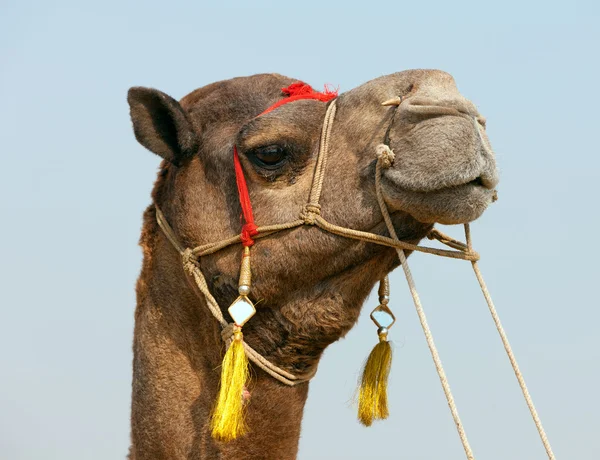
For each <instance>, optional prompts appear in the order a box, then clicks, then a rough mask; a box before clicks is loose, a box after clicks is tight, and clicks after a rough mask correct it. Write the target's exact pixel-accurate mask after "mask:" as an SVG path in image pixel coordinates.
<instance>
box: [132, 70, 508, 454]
mask: <svg viewBox="0 0 600 460" xmlns="http://www.w3.org/2000/svg"><path fill="white" fill-rule="evenodd" d="M292 82H294V80H292V79H289V78H286V77H283V76H280V75H256V76H252V77H246V78H236V79H233V80H228V81H223V82H218V83H213V84H211V85H208V86H206V87H204V88H201V89H198V90H196V91H194V92H192V93H191V94H189V95H187V96H186V97H184V98H183V99H182V100H181V101H180V103H177V102H176V101H174V100H173V99H171V98H169V97H168V96H166V95H164V94H163V93H160V92H158V91H156V90H149V89H144V88H132V90H130V93H129V103H130V106H131V116H132V120H133V125H134V130H135V133H136V137H137V138H138V140H139V141H140V142H141V143H142V144H143V145H144V146H146V147H148V148H149V149H151V150H152V151H154V152H155V153H157V154H159V155H161V156H162V157H163V158H165V160H164V161H163V163H162V166H161V170H160V173H159V178H158V180H157V181H156V184H155V186H154V191H153V195H152V199H153V202H155V203H157V204H158V205H159V206H160V207H161V209H162V210H163V212H164V213H165V215H166V217H167V219H168V221H169V222H170V224H171V225H172V227H173V228H174V230H175V232H176V234H177V235H179V238H180V240H181V241H182V242H183V243H184V244H185V245H186V246H189V247H194V246H197V245H200V244H203V243H208V242H212V241H217V240H221V239H223V238H224V237H226V236H230V235H233V234H236V233H237V232H239V230H240V218H239V216H240V206H239V203H238V199H237V190H236V187H235V176H234V172H233V164H232V148H233V145H234V142H235V144H236V145H237V146H238V149H239V151H240V157H241V161H242V163H243V167H244V170H245V175H246V179H247V181H248V187H249V191H250V195H251V197H252V203H253V207H254V213H255V217H256V220H257V223H258V224H259V225H264V224H272V223H279V222H286V221H290V220H293V219H295V218H297V216H298V214H299V212H300V210H301V208H302V206H303V205H304V204H305V202H306V200H307V197H308V191H309V187H310V183H311V181H312V175H313V170H314V164H315V159H316V153H317V151H318V141H319V136H320V129H321V125H322V122H323V118H324V114H325V110H326V104H324V103H321V102H317V101H299V102H295V103H292V104H287V105H284V106H282V107H280V108H278V109H277V110H275V111H273V112H271V113H269V114H267V115H264V116H262V117H258V118H255V117H256V115H257V114H259V113H261V112H262V111H263V110H264V109H266V108H267V107H268V106H270V105H271V104H273V103H274V102H275V101H277V100H278V99H280V98H281V97H282V95H281V88H282V87H284V86H287V85H289V84H290V83H292ZM409 93H410V95H411V98H410V99H408V100H407V101H406V102H405V103H403V105H402V106H400V108H399V109H398V111H397V113H396V114H393V112H394V109H390V108H386V107H382V106H381V105H380V103H381V102H382V101H384V100H386V99H389V98H391V97H393V96H397V95H407V94H409ZM409 101H412V102H410V103H409ZM337 103H338V114H337V116H336V120H335V123H334V126H333V133H332V141H331V149H330V158H329V162H328V166H327V171H326V179H325V184H324V189H323V196H322V201H321V204H322V207H323V211H322V214H323V215H324V216H325V217H326V218H327V219H328V220H330V221H331V222H334V223H336V224H338V225H343V226H348V227H352V228H356V229H361V230H369V231H373V232H376V233H381V234H385V230H384V229H385V226H384V225H383V223H382V216H381V214H380V211H379V209H378V206H377V203H376V199H375V191H374V152H375V146H376V145H377V144H379V143H381V142H382V140H383V139H384V137H385V136H386V130H387V129H388V127H389V128H390V129H389V140H390V145H391V147H392V148H393V149H395V150H396V155H397V160H396V163H395V164H394V167H393V168H391V169H390V170H388V171H386V173H385V176H384V182H383V185H384V194H385V196H386V200H387V201H388V204H389V206H390V210H391V211H393V219H394V224H395V227H396V228H397V231H398V234H399V237H400V238H402V239H404V240H406V241H411V242H417V241H419V240H420V239H421V238H422V237H423V236H424V235H425V234H426V233H427V232H428V231H429V229H430V228H431V226H432V223H433V222H436V221H441V222H455V221H457V222H458V221H468V220H472V219H474V218H476V217H478V216H479V215H480V214H481V212H483V210H484V209H485V207H486V206H487V204H488V203H489V202H490V200H491V188H493V187H494V186H495V184H496V182H497V179H496V172H495V165H494V161H493V158H487V157H486V156H485V155H486V154H485V152H482V149H481V146H480V145H479V144H478V138H477V136H476V133H474V130H473V125H472V121H470V118H468V116H478V114H477V111H476V109H475V108H474V106H473V105H472V104H471V103H470V102H468V101H467V100H466V99H464V98H463V97H462V96H461V95H460V94H459V93H458V91H457V90H456V87H455V86H454V82H453V80H452V77H450V76H449V75H448V74H445V73H443V72H439V71H407V72H402V73H398V74H394V75H390V76H387V77H382V78H379V79H377V80H373V81H371V82H369V83H367V84H365V85H363V86H361V87H359V88H356V89H354V90H352V91H350V92H348V93H345V94H343V95H341V96H340V97H339V98H338V102H337ZM423 107H425V109H423ZM424 111H425V112H426V113H423V112H424ZM271 144H277V145H282V146H285V149H286V152H287V160H286V162H285V164H284V165H283V166H282V167H281V168H279V169H277V170H274V171H273V170H266V169H264V168H261V167H259V166H257V165H256V164H253V163H252V162H251V160H250V159H251V156H252V152H253V149H255V148H257V147H261V146H266V145H271ZM476 178H480V180H479V183H480V184H481V183H483V184H484V185H485V186H482V185H477V186H476V185H468V186H467V185H464V184H466V183H467V182H470V181H472V180H473V179H476ZM452 197H455V200H452V199H449V198H452ZM414 216H416V217H418V218H419V220H420V221H419V220H417V219H416V218H415V217H414ZM141 246H142V248H143V252H144V263H143V267H142V273H141V276H140V278H139V280H138V284H137V297H138V305H137V309H136V314H135V335H134V363H133V396H132V420H131V426H132V431H131V437H132V446H131V451H130V458H131V459H135V460H145V459H167V458H168V459H213V458H221V459H230V458H231V459H233V458H243V459H294V458H295V457H296V452H297V448H298V439H299V435H300V424H301V419H302V411H303V407H304V403H305V401H306V397H307V393H308V384H304V385H300V386H298V387H294V388H290V387H287V386H285V385H282V384H280V383H279V382H277V381H275V380H274V379H273V378H271V377H269V376H267V375H266V374H264V373H263V372H262V371H260V370H256V369H254V370H253V375H254V378H253V382H252V384H251V387H250V389H249V390H250V393H251V396H250V403H249V406H248V422H249V425H250V427H251V429H252V433H251V434H250V435H248V436H245V437H242V438H241V439H239V440H236V441H234V442H231V443H228V444H223V443H219V442H216V441H214V440H213V439H212V438H211V437H210V433H209V426H208V425H209V419H210V412H211V409H212V406H213V402H214V400H215V395H216V393H217V386H218V379H219V364H220V362H221V359H222V356H223V352H224V345H223V342H222V340H221V338H220V333H219V332H220V331H219V326H218V324H217V322H216V321H215V320H214V318H213V317H212V316H211V314H210V313H209V311H208V309H207V308H206V305H205V302H204V299H203V298H202V297H201V296H198V295H197V293H196V292H194V288H193V286H192V285H191V284H190V283H189V280H188V279H187V278H186V276H185V275H184V272H183V270H182V265H181V260H180V258H179V256H178V254H177V253H176V251H175V250H174V249H173V248H172V247H171V245H170V244H169V243H168V241H167V240H166V239H165V238H164V236H163V235H162V233H161V232H160V230H159V229H158V226H157V224H156V220H155V217H154V209H153V206H150V207H149V208H148V209H147V210H146V212H145V214H144V226H143V231H142V237H141ZM239 259H240V247H237V246H236V247H231V248H228V249H225V250H223V251H220V252H218V253H216V254H213V255H210V256H206V257H203V258H202V259H201V260H200V264H201V268H202V271H203V273H204V274H205V276H206V278H207V281H208V284H209V287H210V289H211V292H212V293H213V295H214V296H215V298H216V299H217V301H218V302H219V304H220V305H221V306H222V308H223V310H224V314H225V316H226V317H227V318H228V314H227V312H226V307H227V306H228V305H229V304H230V303H231V302H232V301H233V300H234V299H235V297H236V290H237V275H238V271H239ZM396 265H397V261H396V257H395V255H394V251H393V250H390V249H389V248H384V247H380V246H375V245H370V244H366V243H362V242H356V241H351V240H347V239H344V238H340V237H336V236H333V235H330V234H327V233H325V232H323V231H321V230H319V229H317V228H312V227H311V228H309V227H300V228H297V229H294V230H290V231H287V232H283V233H279V234H276V235H274V236H271V237H268V238H265V239H261V240H260V241H259V242H258V243H257V244H256V246H255V247H254V249H253V267H252V268H253V282H254V284H253V290H252V297H253V299H254V300H255V301H256V302H258V313H257V315H256V316H255V317H254V318H253V319H252V320H251V321H250V322H249V323H248V324H247V325H246V326H245V327H244V334H245V340H247V342H248V343H249V344H250V345H251V346H253V347H254V348H255V349H256V350H258V351H259V352H260V353H262V354H263V355H264V356H266V357H267V358H268V359H270V360H271V361H272V362H274V363H276V364H277V365H279V366H280V367H283V368H285V369H288V370H289V371H291V372H297V373H298V372H300V373H301V372H305V371H306V370H308V369H310V368H311V367H312V366H314V365H316V364H317V363H318V361H319V358H320V356H321V354H322V352H323V350H324V349H325V348H326V347H327V346H328V345H329V344H331V343H332V342H334V341H336V340H338V339H339V338H340V337H342V336H344V335H345V334H346V333H347V332H348V331H349V330H350V328H351V327H352V326H353V325H354V324H355V322H356V320H357V318H358V315H359V313H360V308H361V306H362V304H363V301H364V300H365V298H366V296H367V295H368V293H369V292H370V290H371V289H372V287H373V286H374V284H375V283H376V282H377V280H378V279H380V278H382V277H383V276H385V275H386V274H387V273H389V271H391V270H392V269H393V268H394V267H395V266H396Z"/></svg>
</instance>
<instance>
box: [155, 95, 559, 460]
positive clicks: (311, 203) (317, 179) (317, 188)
mask: <svg viewBox="0 0 600 460" xmlns="http://www.w3.org/2000/svg"><path fill="white" fill-rule="evenodd" d="M335 114H336V101H335V100H333V101H332V102H331V103H330V104H329V106H328V108H327V112H326V114H325V119H324V122H323V127H322V132H321V140H320V147H319V152H318V154H317V155H318V156H317V162H316V165H315V172H314V177H313V182H312V186H311V190H310V195H309V200H308V203H307V204H306V205H305V206H304V207H303V209H302V211H301V212H300V215H299V218H298V219H297V220H294V221H291V222H287V223H282V224H275V225H266V226H260V227H256V226H255V225H254V220H253V217H251V219H252V221H251V222H249V221H248V220H246V225H248V224H250V226H249V227H250V228H246V229H245V230H246V231H244V232H242V234H241V235H236V236H232V237H230V238H226V239H224V240H221V241H217V242H213V243H208V244H204V245H201V246H198V247H195V248H184V247H183V246H182V245H181V244H180V242H179V240H178V239H177V236H176V235H175V233H174V231H173V229H172V228H171V227H170V225H169V224H168V222H167V220H166V219H165V216H164V215H163V213H162V212H161V210H160V209H159V208H158V206H155V208H156V220H157V222H158V225H159V226H160V228H161V229H162V231H163V233H164V234H165V236H166V237H167V239H168V240H169V242H170V243H171V244H172V245H173V247H174V248H175V249H176V250H177V251H178V252H179V254H180V255H181V258H182V263H183V268H184V271H185V272H186V273H187V274H188V275H189V276H190V277H191V278H192V279H193V281H194V283H195V285H196V286H197V288H198V289H199V290H200V292H201V293H202V295H203V296H204V297H205V299H206V303H207V306H208V309H209V311H210V312H211V314H212V315H213V317H214V318H215V319H216V320H217V321H218V322H219V323H220V324H221V327H222V332H221V335H222V338H223V340H224V341H225V342H226V343H227V344H229V343H230V342H231V341H232V340H233V338H234V332H235V325H234V324H233V323H228V322H227V320H226V319H225V318H224V316H223V313H222V311H221V308H220V307H219V305H218V303H217V301H216V300H215V298H214V297H213V295H212V294H211V292H210V290H209V288H208V285H207V283H206V279H205V277H204V275H203V274H202V271H201V270H200V266H199V261H198V259H199V258H200V257H203V256H206V255H209V254H213V253H215V252H217V251H220V250H221V249H224V248H226V247H229V246H231V245H234V244H239V243H240V242H241V243H243V244H244V246H248V245H251V244H254V240H256V239H260V238H264V237H268V236H270V235H273V234H275V233H278V232H281V231H285V230H289V229H293V228H296V227H300V226H302V225H313V226H316V227H318V228H320V229H322V230H324V231H326V232H329V233H332V234H335V235H338V236H342V237H346V238H350V239H354V240H359V241H364V242H367V243H374V244H379V245H382V246H387V247H391V248H394V249H395V250H396V252H397V254H398V258H399V260H400V263H401V265H402V269H403V270H404V274H405V277H406V280H407V282H408V286H409V289H410V293H411V295H412V298H413V302H414V305H415V308H416V311H417V315H418V317H419V321H420V323H421V327H422V328H423V332H424V334H425V339H426V341H427V345H428V347H429V350H430V352H431V356H432V358H433V362H434V365H435V369H436V371H437V374H438V377H439V379H440V382H441V385H442V389H443V391H444V395H445V397H446V400H447V402H448V406H449V408H450V412H451V414H452V418H453V420H454V423H455V425H456V429H457V431H458V435H459V438H460V441H461V443H462V446H463V449H464V451H465V454H466V458H467V459H468V460H474V459H475V457H474V455H473V451H472V449H471V446H470V445H469V441H468V439H467V435H466V433H465V430H464V427H463V425H462V422H461V420H460V417H459V414H458V409H457V407H456V404H455V401H454V397H453V396H452V392H451V390H450V385H449V383H448V379H447V377H446V373H445V372H444V368H443V366H442V362H441V359H440V357H439V354H438V351H437V348H436V346H435V343H434V340H433V336H432V333H431V330H430V329H429V325H428V323H427V317H426V315H425V311H424V309H423V306H422V305H421V301H420V299H419V295H418V293H417V290H416V286H415V282H414V280H413V277H412V274H411V272H410V268H409V266H408V263H407V260H406V255H405V252H404V251H407V250H408V251H417V252H423V253H426V254H435V255H438V256H442V257H449V258H453V259H460V260H468V261H470V262H471V264H472V266H473V270H474V272H475V275H476V277H477V280H478V282H479V285H480V287H481V290H482V292H483V295H484V298H485V300H486V302H487V304H488V307H489V310H490V313H491V315H492V318H493V320H494V323H495V325H496V328H497V329H498V333H499V334H500V338H501V340H502V343H503V345H504V348H505V350H506V353H507V355H508V358H509V361H510V363H511V365H512V367H513V370H514V372H515V375H516V377H517V380H518V382H519V385H520V387H521V390H522V392H523V395H524V397H525V401H526V403H527V406H528V407H529V410H530V412H531V415H532V417H533V420H534V423H535V425H536V428H537V430H538V433H539V435H540V438H541V440H542V443H543V445H544V448H545V449H546V453H547V455H548V458H549V460H555V457H554V454H553V453H552V448H551V447H550V443H549V441H548V437H547V435H546V433H545V431H544V428H543V426H542V423H541V421H540V418H539V416H538V414H537V411H536V409H535V406H534V404H533V401H532V399H531V396H530V394H529V391H528V390H527V386H526V384H525V380H524V378H523V376H522V374H521V371H520V370H519V366H518V364H517V361H516V359H515V356H514V353H513V351H512V348H511V346H510V344H509V342H508V338H507V336H506V333H505V332H504V329H503V327H502V324H501V322H500V318H499V317H498V313H497V311H496V309H495V307H494V304H493V302H492V299H491V296H490V294H489V292H488V290H487V287H486V285H485V282H484V280H483V277H482V275H481V272H480V271H479V267H478V265H477V261H478V260H479V254H478V253H477V252H475V251H474V250H473V248H472V242H471V234H470V229H469V224H465V225H464V228H465V237H466V244H465V243H462V242H460V241H458V240H455V239H453V238H451V237H449V236H447V235H444V234H443V233H441V232H440V231H438V230H435V229H433V230H431V231H430V232H429V234H428V235H427V237H428V238H429V239H436V240H438V241H439V242H440V243H442V244H444V245H446V246H448V247H450V248H452V249H450V250H448V249H437V248H431V247H426V246H419V245H415V244H411V243H407V242H405V241H402V240H400V239H398V236H397V234H396V231H395V229H394V226H393V224H392V221H391V218H390V215H389V211H388V209H387V205H386V203H385V199H384V197H383V193H382V190H381V174H382V169H385V168H389V167H390V166H391V165H392V164H393V162H394V153H393V151H392V150H391V149H390V148H389V146H387V145H385V144H381V145H379V146H377V149H376V153H377V163H376V168H375V191H376V195H377V202H378V204H379V207H380V209H381V213H382V215H383V219H384V221H385V224H386V226H387V229H388V232H389V234H390V237H385V236H381V235H377V234H374V233H369V232H363V231H360V230H354V229H351V228H346V227H340V226H337V225H335V224H332V223H330V222H328V221H327V220H326V219H325V218H324V217H323V216H321V206H320V204H319V201H320V197H321V192H322V189H323V181H324V177H325V168H326V165H327V157H328V153H329V141H330V137H331V131H332V128H333V121H334V118H335ZM474 124H475V128H476V130H477V133H478V136H479V139H480V141H481V144H482V146H483V147H484V148H485V149H486V150H488V151H489V147H488V145H487V144H486V142H485V141H484V140H483V136H482V134H481V132H480V128H479V125H478V123H477V121H476V120H474ZM235 161H236V168H238V167H239V169H240V171H241V165H239V158H237V149H236V150H235ZM238 184H239V182H238ZM244 186H245V183H244ZM240 195H241V193H240ZM244 214H246V212H244ZM250 216H251V208H250ZM245 217H246V216H245ZM243 345H244V351H245V353H246V356H247V357H248V359H249V360H250V361H252V362H253V363H254V364H255V365H257V366H258V367H259V368H261V369H262V370H264V371H265V372H266V373H267V374H269V375H270V376H271V377H273V378H274V379H276V380H278V381H279V382H281V383H283V384H285V385H289V386H295V385H298V384H301V383H306V382H308V381H309V380H310V379H311V378H312V377H313V376H314V375H315V374H316V371H317V368H316V366H314V368H313V369H312V370H311V371H310V372H308V373H306V374H303V375H294V374H291V373H289V372H287V371H285V370H284V369H281V368H280V367H278V366H277V365H275V364H273V363H272V362H270V361H269V360H267V359H266V358H265V357H264V356H262V355H261V354H260V353H258V352H257V351H255V350H254V349H253V348H252V347H250V346H249V345H248V344H247V343H246V342H245V341H244V342H243Z"/></svg>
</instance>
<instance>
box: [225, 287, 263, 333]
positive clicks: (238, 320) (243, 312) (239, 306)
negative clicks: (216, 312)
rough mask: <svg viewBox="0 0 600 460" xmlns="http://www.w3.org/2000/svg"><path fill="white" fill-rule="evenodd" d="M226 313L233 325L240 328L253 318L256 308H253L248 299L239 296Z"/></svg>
mask: <svg viewBox="0 0 600 460" xmlns="http://www.w3.org/2000/svg"><path fill="white" fill-rule="evenodd" d="M228 311H229V314H230V315H231V317H232V318H233V321H234V322H235V324H237V325H238V326H240V327H241V326H243V325H244V324H246V323H247V322H248V320H249V319H250V318H252V317H253V316H254V314H255V313H256V308H254V304H253V303H252V301H251V300H250V299H249V298H248V297H246V296H245V295H241V296H239V297H238V298H237V299H235V301H234V302H233V303H232V304H231V306H230V307H229V309H228Z"/></svg>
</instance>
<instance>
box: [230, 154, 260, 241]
mask: <svg viewBox="0 0 600 460" xmlns="http://www.w3.org/2000/svg"><path fill="white" fill-rule="evenodd" d="M233 165H234V167H235V181H236V183H237V188H238V194H239V195H240V204H241V205H242V215H243V216H244V225H243V226H242V233H241V237H242V244H243V245H244V246H252V245H253V244H254V240H253V239H252V237H253V236H254V235H256V234H258V232H257V231H256V224H255V223H254V214H253V213H252V203H251V202H250V194H249V193H248V186H247V185H246V178H245V177H244V170H243V169H242V164H241V163H240V156H239V155H238V151H237V147H236V146H235V145H234V146H233Z"/></svg>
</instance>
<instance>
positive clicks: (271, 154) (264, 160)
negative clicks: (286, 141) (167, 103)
mask: <svg viewBox="0 0 600 460" xmlns="http://www.w3.org/2000/svg"><path fill="white" fill-rule="evenodd" d="M248 158H249V159H250V160H251V161H252V162H253V163H254V164H256V165H257V166H260V167H262V168H266V169H275V168H278V167H279V166H281V165H282V164H283V162H284V161H285V159H286V153H285V150H284V149H283V148H282V147H280V146H278V145H269V146H267V147H258V148H256V149H253V150H252V151H250V152H248Z"/></svg>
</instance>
